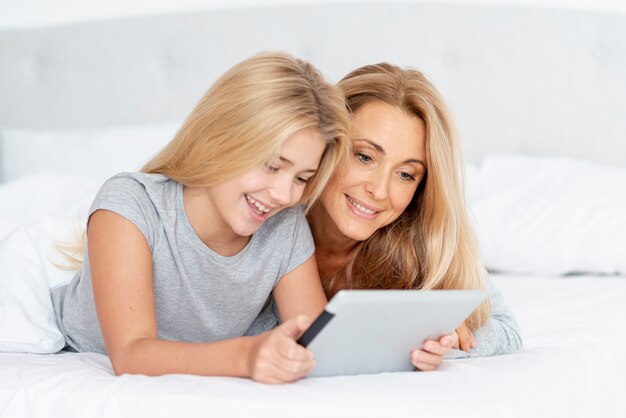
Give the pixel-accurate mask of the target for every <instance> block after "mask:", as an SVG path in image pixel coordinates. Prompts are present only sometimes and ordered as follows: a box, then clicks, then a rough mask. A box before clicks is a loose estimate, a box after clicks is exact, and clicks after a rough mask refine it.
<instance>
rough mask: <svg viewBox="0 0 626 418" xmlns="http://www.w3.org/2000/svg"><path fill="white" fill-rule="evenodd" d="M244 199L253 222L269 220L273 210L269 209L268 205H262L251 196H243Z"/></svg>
mask: <svg viewBox="0 0 626 418" xmlns="http://www.w3.org/2000/svg"><path fill="white" fill-rule="evenodd" d="M245 198H246V203H247V204H248V211H249V212H250V215H251V217H252V219H253V220H255V221H257V222H264V221H265V220H266V219H267V218H269V216H270V213H271V212H272V209H273V208H271V207H269V205H265V204H263V202H261V201H260V200H257V199H255V198H253V197H251V196H248V195H245Z"/></svg>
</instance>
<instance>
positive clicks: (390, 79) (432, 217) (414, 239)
mask: <svg viewBox="0 0 626 418" xmlns="http://www.w3.org/2000/svg"><path fill="white" fill-rule="evenodd" d="M339 87H340V88H341V89H342V90H343V92H344V95H345V96H346V100H347V102H348V107H349V108H350V110H351V111H352V112H353V113H354V112H357V111H358V110H359V108H361V106H363V105H364V104H366V103H369V102H374V101H381V102H384V103H387V104H389V105H392V106H395V107H397V108H399V109H402V110H403V111H404V112H406V113H408V114H412V115H415V116H416V117H418V118H420V119H422V120H423V121H424V124H425V126H426V166H427V173H426V175H425V177H424V178H423V180H422V182H421V183H420V185H419V187H418V189H417V191H416V192H415V195H414V197H413V200H412V201H411V203H410V204H409V206H408V207H407V209H406V210H405V211H404V212H403V213H402V215H400V217H399V218H398V219H396V220H395V221H394V222H392V223H391V224H389V225H387V226H385V227H383V228H381V229H379V230H378V231H376V232H375V233H374V234H373V235H372V236H371V237H370V238H368V239H367V240H365V241H363V242H362V243H360V244H359V246H358V247H357V249H356V250H355V255H354V256H353V257H352V259H351V261H350V262H349V263H348V264H347V265H346V266H345V267H344V268H343V269H342V270H340V271H339V272H338V273H337V274H336V275H335V276H334V277H333V278H332V279H331V281H330V282H329V283H327V285H326V291H327V293H328V294H332V293H334V292H335V291H336V290H338V289H339V287H343V286H346V287H348V288H382V289H424V290H430V289H484V288H485V276H486V271H485V269H484V267H483V266H482V264H481V262H480V258H479V253H478V249H477V244H476V241H475V237H474V234H473V231H472V228H471V225H470V221H469V218H468V213H467V210H466V205H465V197H464V186H463V168H462V161H463V160H462V155H461V146H460V144H459V143H458V141H457V137H456V134H455V130H454V126H453V123H452V119H451V117H450V114H449V112H448V110H447V108H446V105H445V103H444V101H443V99H442V97H441V95H440V94H439V92H438V91H437V89H436V88H435V87H434V86H433V85H432V84H431V83H430V82H429V81H428V80H427V79H426V77H424V75H422V74H421V73H420V72H418V71H415V70H411V69H401V68H399V67H397V66H394V65H391V64H387V63H381V64H376V65H368V66H365V67H361V68H359V69H357V70H355V71H352V72H351V73H350V74H348V75H347V76H345V77H344V78H343V79H342V80H341V81H340V82H339ZM490 309H491V308H490V304H489V301H487V302H485V303H483V304H482V305H480V306H479V307H478V308H477V309H476V310H475V311H474V312H473V313H472V315H471V316H470V317H469V318H468V320H467V324H468V325H469V326H470V327H472V328H477V327H479V326H480V325H482V324H483V323H484V322H485V321H486V320H487V318H488V317H489V315H490Z"/></svg>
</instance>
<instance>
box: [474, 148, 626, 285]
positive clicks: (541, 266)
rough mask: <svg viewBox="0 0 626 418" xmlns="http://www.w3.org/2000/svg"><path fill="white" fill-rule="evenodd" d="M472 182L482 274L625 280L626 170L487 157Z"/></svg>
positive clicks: (567, 161) (559, 161) (565, 161)
mask: <svg viewBox="0 0 626 418" xmlns="http://www.w3.org/2000/svg"><path fill="white" fill-rule="evenodd" d="M470 180H471V182H473V183H474V184H473V185H472V186H471V190H472V193H471V194H470V196H469V205H470V210H471V212H472V214H473V215H474V217H475V220H476V223H477V234H478V239H479V244H480V248H481V253H482V256H483V260H484V262H485V265H486V266H487V267H488V268H491V269H493V270H499V271H511V272H530V273H547V274H567V273H579V272H589V273H607V274H613V273H621V274H626V238H625V237H626V168H622V167H617V166H608V165H607V166H604V165H599V164H594V163H590V162H584V161H579V160H573V159H567V158H549V157H530V156H505V155H493V156H488V157H486V158H485V159H484V160H483V161H482V164H481V165H480V168H479V170H478V173H476V172H473V173H472V176H471V177H470Z"/></svg>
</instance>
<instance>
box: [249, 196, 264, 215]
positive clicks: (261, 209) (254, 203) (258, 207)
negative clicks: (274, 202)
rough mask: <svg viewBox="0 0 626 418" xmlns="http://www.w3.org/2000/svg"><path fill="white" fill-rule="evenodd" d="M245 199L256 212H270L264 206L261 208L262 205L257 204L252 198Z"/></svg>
mask: <svg viewBox="0 0 626 418" xmlns="http://www.w3.org/2000/svg"><path fill="white" fill-rule="evenodd" d="M246 199H248V202H250V203H252V204H253V205H254V207H255V208H257V210H258V211H259V212H261V213H267V212H269V211H270V209H269V208H266V207H265V206H263V205H262V204H260V203H259V202H257V201H256V200H254V199H253V198H251V197H250V196H246Z"/></svg>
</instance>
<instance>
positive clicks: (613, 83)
mask: <svg viewBox="0 0 626 418" xmlns="http://www.w3.org/2000/svg"><path fill="white" fill-rule="evenodd" d="M272 49H278V50H286V51H288V52H290V53H292V54H294V55H296V56H298V57H301V58H304V59H307V60H309V61H311V62H312V63H313V64H315V65H316V66H317V67H318V68H319V69H320V70H321V71H322V72H323V73H324V74H325V75H326V76H327V77H328V78H329V79H330V80H331V81H338V80H339V79H340V78H341V77H342V76H343V75H344V74H346V73H347V72H348V71H350V70H351V69H353V68H356V67H358V66H361V65H364V64H369V63H373V62H379V61H390V62H393V63H396V64H398V65H400V66H410V67H413V68H416V69H419V70H421V71H423V72H424V73H425V74H426V75H427V76H428V77H429V78H430V79H431V80H432V81H433V82H434V83H435V85H436V86H438V88H439V89H440V91H441V92H442V94H443V96H444V97H445V98H446V99H447V102H448V104H449V106H450V108H451V110H452V112H453V114H454V116H455V119H456V122H457V128H458V131H459V133H460V136H461V140H462V143H463V147H464V153H465V157H466V162H467V167H466V188H467V195H468V201H469V209H470V211H471V214H472V217H473V219H474V221H475V225H476V231H477V235H478V239H479V243H480V248H481V254H482V257H483V260H484V262H485V265H486V266H487V267H488V268H489V270H490V271H491V273H492V277H493V278H494V280H495V281H496V283H497V285H498V286H499V287H500V288H501V289H502V291H503V293H504V294H505V297H506V299H507V301H508V302H509V303H510V306H511V308H512V309H513V311H514V312H515V314H516V316H517V318H518V320H519V322H520V325H521V328H522V331H523V333H524V335H523V337H524V345H525V346H524V348H523V349H522V350H520V351H519V352H516V353H513V354H511V355H507V356H501V357H498V358H475V359H464V360H459V361H450V362H446V363H445V364H444V366H442V368H441V371H442V373H439V372H437V373H432V374H415V373H413V374H411V373H409V374H393V375H389V374H385V375H375V376H349V377H348V376H346V377H340V378H331V379H305V380H304V381H301V382H298V383H297V384H295V385H290V386H289V387H280V388H279V387H262V386H258V385H255V384H254V383H252V382H248V381H243V382H242V381H238V380H236V379H235V380H234V379H230V380H229V379H219V378H211V379H199V378H196V377H193V376H163V377H161V378H157V379H151V378H145V377H143V376H122V377H120V378H114V377H113V375H112V372H111V368H110V363H109V362H108V359H107V358H106V357H103V356H99V355H91V354H85V355H82V354H81V355H76V354H73V353H62V354H54V355H52V354H51V353H56V352H57V351H58V350H59V349H60V348H62V346H63V340H62V336H61V335H60V333H59V331H58V329H57V328H56V324H55V323H54V320H53V319H52V316H51V314H50V312H51V306H50V302H49V294H48V289H49V287H52V286H55V285H58V284H59V283H63V282H64V281H67V280H68V278H69V277H71V273H69V272H67V271H63V270H60V269H58V268H56V267H54V265H53V263H52V262H54V261H55V257H56V255H55V252H54V251H52V242H53V241H55V240H59V239H61V240H62V239H64V238H65V237H67V236H68V234H71V233H72V228H75V226H76V225H80V224H81V222H83V220H84V212H85V211H86V210H87V208H88V206H89V204H90V202H91V200H92V199H93V196H94V195H95V193H96V192H97V190H98V188H99V186H100V184H101V182H102V181H103V180H104V179H106V178H107V177H109V176H111V175H113V174H115V173H116V172H119V171H132V170H137V169H138V168H140V167H141V165H142V163H143V162H145V161H146V160H147V159H148V157H149V156H150V155H151V154H153V153H154V152H156V151H157V150H158V149H159V147H161V146H162V145H163V144H165V142H167V141H168V140H169V139H170V138H171V137H172V136H173V134H174V133H175V132H176V129H177V127H178V126H179V124H180V123H181V122H182V118H183V117H184V116H185V115H186V114H187V113H188V112H189V111H190V109H191V108H192V107H193V105H194V104H195V102H196V100H198V99H199V97H200V96H201V95H202V94H203V93H204V91H205V90H206V89H207V88H208V86H209V85H210V84H211V82H212V81H214V80H215V79H216V78H217V76H218V75H220V74H221V73H223V72H224V71H225V70H226V69H227V68H228V67H230V66H231V65H232V64H234V63H235V62H238V61H240V60H241V59H243V58H245V57H247V56H250V55H252V54H253V53H255V52H259V51H262V50H272ZM625 109H626V2H625V1H621V0H604V1H579V2H575V4H573V2H570V1H566V0H502V1H496V0H493V1H477V0H450V1H445V2H444V1H435V0H430V1H428V0H423V1H419V0H413V1H411V0H405V1H394V2H385V1H369V2H365V1H359V0H344V1H332V0H327V1H324V0H310V1H305V0H302V1H270V0H241V1H236V2H230V1H226V0H222V1H217V0H214V1H211V0H179V1H174V0H158V1H138V0H134V1H129V0H126V1H122V0H111V1H108V2H106V3H103V2H96V1H78V0H65V1H63V0H54V1H52V0H48V1H41V0H39V1H38V0H24V1H20V2H10V1H8V0H0V376H1V377H0V416H64V417H70V416H85V415H88V416H136V415H137V414H138V413H151V414H153V415H154V416H166V415H168V414H171V413H179V409H180V406H181V404H182V403H184V404H185V405H186V406H185V408H186V409H185V412H187V414H188V415H190V416H206V414H207V413H214V414H217V415H219V416H243V415H246V416H250V415H251V414H252V413H254V414H255V415H256V416H268V415H272V416H274V417H276V416H292V415H293V414H294V411H296V410H297V411H299V413H300V414H301V415H302V414H303V415H304V416H314V415H315V416H319V415H327V416H350V415H355V414H358V415H359V416H388V415H397V416H412V415H414V414H415V412H416V407H415V405H416V404H419V412H420V413H428V412H436V413H437V414H438V415H439V416H458V415H459V414H463V415H464V416H476V417H490V416H493V417H518V416H519V417H542V416H545V417H558V416H573V417H576V416H580V417H583V416H600V415H601V414H604V416H609V417H623V416H626V405H625V404H623V403H622V402H621V401H620V399H621V397H622V395H623V393H624V392H626V384H625V383H624V381H623V377H622V376H623V374H624V373H626V360H624V357H623V355H622V353H621V347H623V346H624V345H625V344H626V304H624V301H625V300H626V280H625V279H626V238H625V237H626V111H625ZM27 353H31V354H27ZM32 353H39V354H32ZM242 394H243V395H242ZM451 394H454V395H451ZM242 396H244V399H245V401H244V402H242V401H241V399H242ZM79 398H80V399H81V400H80V401H79ZM33 399H37V401H33ZM452 400H454V402H451V401H452ZM302 411H304V412H302Z"/></svg>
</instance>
